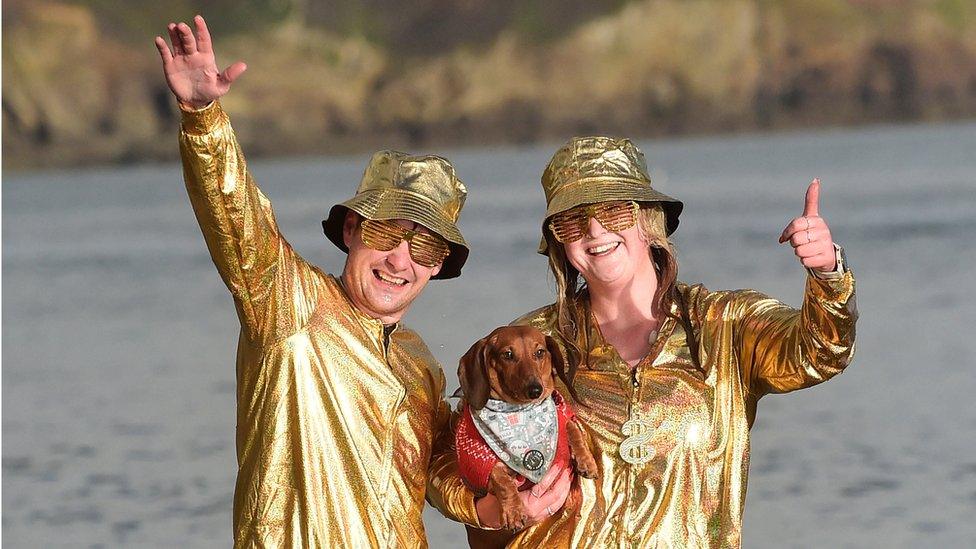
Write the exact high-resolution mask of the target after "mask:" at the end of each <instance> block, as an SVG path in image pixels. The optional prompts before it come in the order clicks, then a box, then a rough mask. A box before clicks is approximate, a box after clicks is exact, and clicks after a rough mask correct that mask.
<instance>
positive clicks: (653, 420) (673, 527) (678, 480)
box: [428, 137, 857, 547]
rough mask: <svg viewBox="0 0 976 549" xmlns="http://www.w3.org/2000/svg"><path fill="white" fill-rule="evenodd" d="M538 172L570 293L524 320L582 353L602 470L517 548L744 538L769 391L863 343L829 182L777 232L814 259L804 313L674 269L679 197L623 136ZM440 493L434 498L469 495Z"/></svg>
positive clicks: (570, 148)
mask: <svg viewBox="0 0 976 549" xmlns="http://www.w3.org/2000/svg"><path fill="white" fill-rule="evenodd" d="M542 185H543V188H544V190H545V193H546V202H547V211H546V219H545V220H544V222H543V234H544V239H543V242H542V245H541V247H540V253H543V254H545V255H547V256H548V257H549V265H550V268H551V270H552V273H553V275H554V276H555V279H556V284H557V290H558V295H557V300H556V303H554V304H553V305H550V306H548V307H545V308H543V309H540V310H537V311H534V312H532V313H529V314H528V315H526V316H525V317H523V318H522V319H520V320H519V321H518V322H521V323H528V324H532V325H534V326H536V327H538V328H540V329H542V330H543V331H544V332H546V333H547V334H550V335H553V336H554V337H556V338H557V340H559V341H560V342H561V343H562V344H563V345H564V346H565V349H566V351H567V353H568V354H570V355H572V356H573V357H575V359H576V360H575V361H573V362H576V363H578V364H579V367H578V369H577V370H576V371H575V372H569V374H570V375H569V377H570V379H571V380H572V385H573V389H574V390H575V393H576V394H577V395H578V397H579V401H577V402H576V403H575V407H576V413H577V415H578V416H579V418H580V419H581V421H582V423H583V424H584V425H585V426H586V427H587V429H588V432H589V434H590V436H591V439H592V445H593V450H594V455H595V457H596V458H597V461H598V465H599V472H600V477H599V478H598V479H596V480H586V479H580V480H579V481H578V486H579V489H580V492H581V493H580V496H581V497H580V498H573V500H576V499H578V502H576V501H574V502H573V503H572V504H569V505H566V506H565V508H564V509H562V510H561V511H558V512H555V513H554V516H553V517H552V518H547V519H545V520H543V521H541V522H540V523H538V524H535V525H534V526H531V527H529V528H527V529H525V530H523V531H522V532H520V533H518V534H517V535H516V536H515V537H514V538H513V539H512V540H511V542H510V544H509V545H510V546H517V547H555V546H572V547H590V546H600V547H604V546H614V547H617V546H628V547H630V546H635V547H664V546H666V547H699V546H717V547H725V546H733V547H734V546H739V545H740V540H741V523H742V513H743V506H744V502H745V492H746V480H747V476H748V456H749V428H750V426H751V425H752V422H753V420H754V419H755V412H756V403H757V401H758V400H759V398H760V397H761V396H762V395H764V394H766V393H783V392H788V391H793V390H796V389H801V388H804V387H809V386H811V385H815V384H817V383H820V382H822V381H825V380H826V379H828V378H830V377H832V376H834V375H836V374H837V373H839V372H840V371H842V370H843V369H844V367H845V366H846V365H847V364H848V363H849V362H850V359H851V357H852V356H853V351H854V323H855V320H856V317H857V312H856V308H855V305H854V279H853V276H852V274H851V273H850V271H849V270H847V268H846V267H845V266H844V264H843V263H844V262H843V260H842V252H841V250H840V248H839V247H836V246H835V245H834V244H833V241H832V239H831V236H830V231H829V229H828V227H827V225H826V223H825V222H824V221H823V219H821V218H820V217H819V216H818V215H817V197H818V193H819V181H816V180H815V181H814V182H813V183H812V184H811V185H810V188H809V189H808V191H807V204H806V208H805V210H804V215H803V216H802V217H799V218H796V219H794V220H793V221H791V222H790V224H789V225H788V226H787V228H786V229H785V230H784V231H783V234H782V235H781V237H780V242H786V241H789V242H790V243H791V245H792V246H793V248H794V252H795V253H796V255H797V256H798V257H799V258H800V261H801V263H802V264H803V265H804V266H805V267H807V269H808V270H809V272H810V276H809V277H808V279H807V284H806V290H805V292H804V298H803V305H802V306H801V308H800V309H799V310H796V309H792V308H790V307H788V306H786V305H784V304H782V303H780V302H778V301H776V300H773V299H771V298H769V297H767V296H764V295H762V294H760V293H758V292H754V291H749V290H737V291H719V292H711V291H709V290H707V289H705V288H703V287H702V286H701V285H696V286H687V285H684V284H682V283H679V282H677V278H676V275H677V262H676V258H675V253H674V248H673V246H672V245H671V243H670V242H669V241H668V236H669V235H670V234H671V233H672V232H673V231H674V230H675V229H676V228H677V226H678V216H679V214H680V213H681V208H682V204H681V202H679V201H677V200H675V199H673V198H670V197H668V196H666V195H663V194H661V193H658V192H657V191H655V190H654V189H653V188H652V187H651V183H650V178H649V176H648V175H647V168H646V165H645V161H644V157H643V154H642V153H641V152H640V151H639V150H638V149H637V148H636V147H635V146H634V145H633V144H632V143H631V142H630V141H628V140H626V139H612V138H607V137H584V138H574V139H573V140H571V141H570V142H569V143H568V144H567V145H565V146H564V147H562V148H561V149H559V150H558V151H557V152H556V154H555V155H554V156H553V158H552V160H551V161H550V163H549V165H548V167H547V168H546V171H545V173H544V174H543V177H542ZM581 278H582V280H580V279H581ZM439 459H442V460H445V461H449V459H450V457H449V456H445V457H442V458H439ZM442 465H443V462H442ZM440 473H442V474H443V475H444V476H442V477H441V478H438V479H433V478H432V479H431V483H430V485H429V487H435V486H441V487H449V486H455V485H454V484H452V482H451V479H449V478H448V476H449V473H450V467H446V466H445V467H442V469H441V471H440ZM434 492H436V493H435V494H434V495H433V497H431V491H429V492H428V497H429V498H430V499H431V501H434V502H435V503H436V502H442V503H444V502H446V503H448V504H452V503H458V501H457V500H460V499H461V494H460V493H459V491H455V492H453V493H451V494H449V496H450V497H447V498H444V497H443V493H444V492H437V489H436V488H434ZM490 498H492V496H490V495H489V496H486V497H485V498H482V499H481V500H479V501H478V502H477V508H478V510H479V512H480V511H481V510H482V509H486V510H487V509H489V508H490V507H491V505H489V504H490V503H492V502H491V499H490ZM458 504H459V503H458ZM450 506H451V505H446V506H445V507H450ZM487 515H488V514H487V513H485V514H484V516H482V515H481V514H480V513H479V517H480V519H481V521H482V525H485V524H487V525H488V526H490V522H488V521H490V520H491V518H490V517H489V516H487Z"/></svg>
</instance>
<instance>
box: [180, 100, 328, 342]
mask: <svg viewBox="0 0 976 549" xmlns="http://www.w3.org/2000/svg"><path fill="white" fill-rule="evenodd" d="M180 155H181V157H182V160H183V177H184V180H185V181H186V189H187V193H188V194H189V197H190V203H191V204H192V205H193V211H194V213H195V215H196V218H197V221H198V222H199V223H200V229H201V230H202V231H203V236H204V239H205V240H206V242H207V248H208V249H209V250H210V256H211V257H212V258H213V262H214V264H215V265H216V266H217V271H218V272H219V273H220V277H221V278H222V279H223V281H224V284H226V285H227V288H229V289H230V292H231V294H232V295H233V297H234V304H235V306H236V308H237V314H238V317H239V318H240V321H241V326H242V327H243V329H244V333H245V335H246V336H247V338H248V339H249V340H251V341H252V342H254V343H256V344H258V345H266V344H270V343H273V342H274V341H277V340H280V339H283V338H285V337H288V336H290V335H292V334H293V333H295V332H296V331H298V330H299V329H300V328H301V327H302V326H304V324H305V323H306V322H307V321H308V319H309V318H310V316H311V313H312V309H313V306H314V304H315V302H316V296H315V283H314V281H315V277H316V274H315V271H314V269H312V268H311V267H310V266H309V265H308V264H307V263H305V261H304V260H302V259H301V257H299V256H298V255H297V254H296V253H295V251H294V250H293V249H292V248H291V246H290V245H289V244H288V243H287V242H286V241H285V239H284V238H283V237H282V236H281V234H280V233H279V231H278V225H277V223H276V221H275V216H274V212H273V211H272V209H271V203H270V202H269V201H268V199H267V198H266V197H265V196H264V194H262V193H261V191H260V189H258V187H257V185H256V184H255V183H254V180H253V179H252V178H251V175H250V173H248V170H247V163H246V161H245V160H244V155H243V153H242V152H241V148H240V145H239V144H238V142H237V138H236V136H235V135H234V130H233V129H232V128H231V125H230V120H229V119H228V118H227V115H226V114H225V113H224V111H223V110H222V109H221V107H220V104H219V103H218V102H214V103H212V104H211V105H210V106H208V107H205V108H203V109H200V110H197V111H189V110H184V111H183V123H182V131H181V132H180Z"/></svg>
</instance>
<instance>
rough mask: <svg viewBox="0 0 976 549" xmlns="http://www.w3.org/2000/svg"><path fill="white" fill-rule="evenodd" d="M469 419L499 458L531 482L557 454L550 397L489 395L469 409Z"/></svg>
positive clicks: (555, 422) (556, 430)
mask: <svg viewBox="0 0 976 549" xmlns="http://www.w3.org/2000/svg"><path fill="white" fill-rule="evenodd" d="M471 419H472V420H474V426H475V428H476V429H478V432H479V433H481V436H482V438H484V439H485V442H486V443H487V444H488V446H489V447H490V448H491V449H492V450H493V451H494V452H495V455H497V456H498V459H500V460H502V461H503V462H504V463H505V465H508V466H509V467H511V468H512V470H514V471H515V472H516V473H518V474H520V475H522V476H523V477H525V478H527V479H529V480H530V481H532V482H534V483H538V482H539V481H540V480H542V477H544V476H545V475H546V471H548V470H549V466H550V465H552V460H553V458H554V457H555V456H556V443H557V442H558V438H559V418H558V417H557V416H556V403H555V401H554V400H553V399H552V398H547V399H545V400H543V401H542V402H539V403H536V404H509V403H507V402H503V401H501V400H494V399H490V400H488V403H487V404H485V407H484V408H482V409H480V410H471Z"/></svg>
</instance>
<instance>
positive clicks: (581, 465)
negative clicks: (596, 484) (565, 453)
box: [576, 456, 600, 479]
mask: <svg viewBox="0 0 976 549" xmlns="http://www.w3.org/2000/svg"><path fill="white" fill-rule="evenodd" d="M576 474H578V475H579V476H581V477H583V478H590V479H593V478H600V473H598V472H597V469H596V460H595V459H593V458H592V457H591V456H586V458H585V459H580V460H577V461H576Z"/></svg>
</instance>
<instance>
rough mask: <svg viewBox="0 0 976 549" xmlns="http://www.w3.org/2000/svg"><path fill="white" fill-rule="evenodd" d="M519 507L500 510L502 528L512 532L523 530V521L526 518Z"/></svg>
mask: <svg viewBox="0 0 976 549" xmlns="http://www.w3.org/2000/svg"><path fill="white" fill-rule="evenodd" d="M521 507H522V506H521V505H518V506H511V507H509V508H507V509H502V528H504V529H506V530H512V531H513V532H515V531H518V530H521V529H522V528H525V521H526V520H527V518H528V517H526V516H525V513H524V512H523V511H522V509H521Z"/></svg>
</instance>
